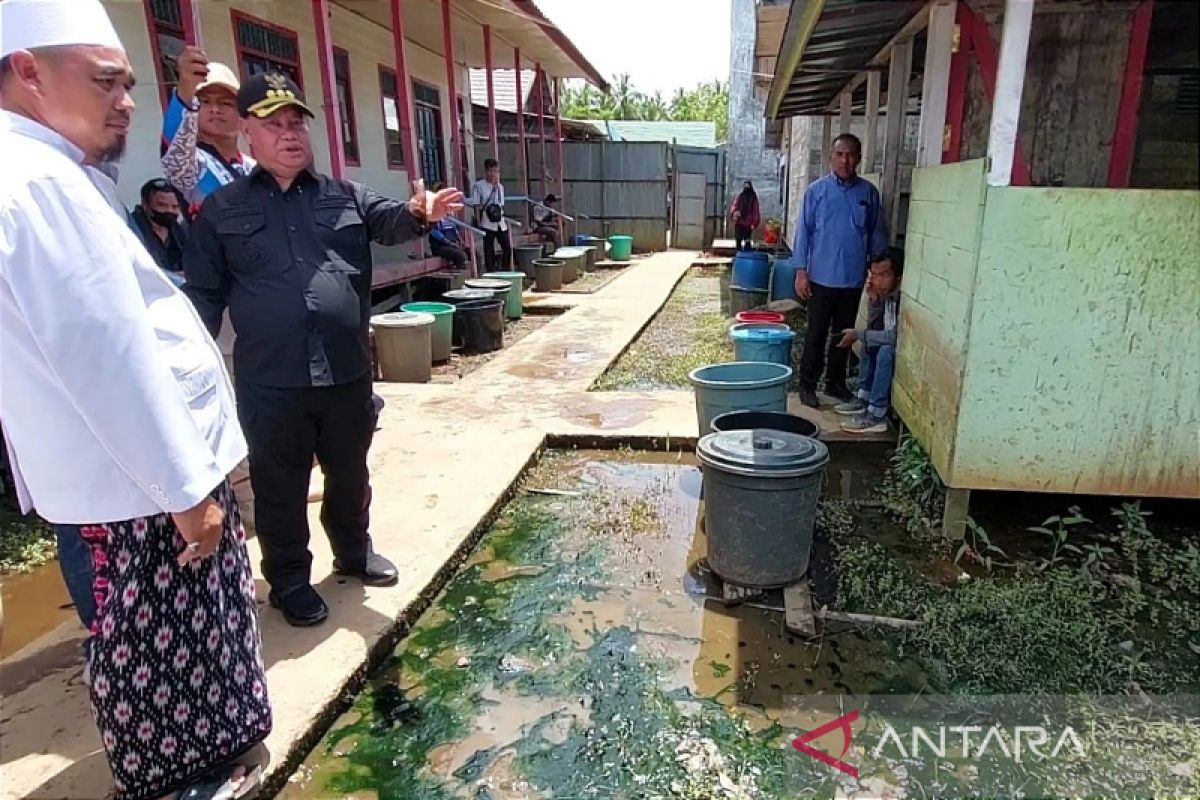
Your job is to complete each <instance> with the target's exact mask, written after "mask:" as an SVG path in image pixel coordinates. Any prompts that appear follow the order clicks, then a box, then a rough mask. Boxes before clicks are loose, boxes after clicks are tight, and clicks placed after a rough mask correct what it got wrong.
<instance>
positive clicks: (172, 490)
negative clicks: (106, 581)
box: [0, 111, 246, 524]
mask: <svg viewBox="0 0 1200 800" xmlns="http://www.w3.org/2000/svg"><path fill="white" fill-rule="evenodd" d="M0 175H2V176H3V180H2V181H0V425H3V427H4V434H5V439H6V440H7V444H8V453H9V458H10V460H11V462H12V465H13V468H14V470H13V471H14V473H15V475H16V479H17V489H18V493H19V495H20V496H21V505H22V508H23V510H29V508H30V507H35V508H37V510H38V513H40V514H41V515H42V516H43V517H45V518H46V519H48V520H50V521H51V522H59V523H75V524H87V523H105V522H116V521H121V520H127V519H132V518H136V517H143V516H151V515H154V514H160V513H163V512H178V511H184V510H187V509H189V508H191V507H193V506H195V505H196V504H197V503H199V502H200V501H201V500H203V499H204V497H205V496H206V495H208V494H209V493H210V492H212V490H213V489H214V488H216V487H217V486H218V485H219V484H220V482H221V481H222V480H224V478H225V477H226V476H227V475H228V474H229V473H230V472H231V471H232V470H233V468H234V467H235V466H236V465H237V464H238V462H240V461H241V460H242V459H243V458H245V456H246V442H245V439H244V438H243V437H242V432H241V429H240V427H239V426H238V422H237V416H236V410H235V406H234V399H233V390H232V388H231V386H230V383H229V377H228V375H227V374H226V373H225V367H224V365H223V363H222V360H221V354H220V352H219V351H218V349H217V347H216V345H215V344H214V343H213V341H212V338H211V337H210V336H209V335H208V333H207V331H206V330H205V329H204V326H203V325H202V324H201V322H200V318H199V316H198V315H197V314H196V312H195V309H193V308H192V305H191V303H190V302H189V301H188V299H187V298H186V297H185V296H184V295H183V294H181V293H180V292H179V290H177V289H176V288H175V287H174V286H173V285H172V284H171V282H170V281H169V280H168V279H167V277H166V276H165V275H164V274H163V272H162V270H160V269H159V268H158V267H157V266H156V265H155V263H154V260H153V259H152V258H151V257H150V254H149V253H147V252H146V249H145V248H144V247H143V246H142V244H141V242H139V241H138V239H137V237H136V236H134V235H133V232H132V231H131V230H130V229H129V227H128V226H127V225H126V224H125V220H124V219H123V218H122V217H121V216H119V215H118V213H117V211H116V210H115V209H114V207H113V206H112V204H111V203H112V200H113V198H112V192H111V185H106V184H105V183H104V181H106V180H107V179H106V178H105V177H104V176H102V175H101V174H100V173H99V171H98V170H95V169H92V168H86V167H84V166H83V153H82V152H81V151H80V150H79V149H78V148H77V147H75V146H74V145H72V144H71V143H70V142H68V141H67V140H66V139H64V138H63V137H61V136H59V135H58V134H57V133H55V132H54V131H52V130H50V129H48V128H46V127H44V126H42V125H40V124H38V123H36V122H33V121H32V120H29V119H26V118H25V117H21V116H18V115H15V114H10V113H8V112H5V111H0Z"/></svg>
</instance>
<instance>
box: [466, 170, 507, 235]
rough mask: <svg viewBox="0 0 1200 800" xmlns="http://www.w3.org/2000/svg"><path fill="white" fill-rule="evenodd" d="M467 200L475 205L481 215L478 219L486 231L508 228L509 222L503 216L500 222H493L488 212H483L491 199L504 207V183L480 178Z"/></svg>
mask: <svg viewBox="0 0 1200 800" xmlns="http://www.w3.org/2000/svg"><path fill="white" fill-rule="evenodd" d="M467 201H468V205H471V206H474V207H475V213H476V214H477V215H478V217H479V218H478V220H476V221H477V222H478V224H479V227H480V228H483V229H484V230H485V231H506V230H508V222H506V221H505V219H504V218H503V217H501V218H500V221H499V222H492V221H491V220H490V219H488V217H487V214H485V213H483V210H484V208H486V207H487V206H488V205H489V201H491V202H492V203H495V204H497V205H498V206H500V208H504V184H502V183H488V182H487V181H485V180H483V179H482V178H480V179H479V180H477V181H475V183H474V184H473V185H472V186H471V196H470V197H468V198H467Z"/></svg>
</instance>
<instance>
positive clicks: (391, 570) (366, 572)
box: [333, 553, 400, 586]
mask: <svg viewBox="0 0 1200 800" xmlns="http://www.w3.org/2000/svg"><path fill="white" fill-rule="evenodd" d="M333 571H334V572H336V573H337V574H338V575H349V576H350V577H352V578H358V579H359V580H360V581H362V582H363V583H364V584H366V585H367V586H395V585H396V583H397V582H398V581H399V580H400V573H399V571H397V570H396V565H395V564H393V563H392V562H391V561H388V560H387V559H386V558H384V557H383V556H381V555H379V554H378V553H368V554H367V564H366V566H365V567H363V568H362V569H360V570H356V569H346V568H344V567H343V566H342V565H341V564H339V563H338V562H337V561H336V560H335V561H334V562H333Z"/></svg>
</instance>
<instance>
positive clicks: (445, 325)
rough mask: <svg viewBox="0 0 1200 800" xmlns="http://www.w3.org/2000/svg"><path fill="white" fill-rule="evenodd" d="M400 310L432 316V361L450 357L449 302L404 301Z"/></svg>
mask: <svg viewBox="0 0 1200 800" xmlns="http://www.w3.org/2000/svg"><path fill="white" fill-rule="evenodd" d="M400 310H401V311H408V312H411V313H414V314H430V315H432V316H433V331H432V332H431V333H430V336H429V341H430V352H431V354H432V358H433V360H434V361H445V360H446V359H448V358H449V357H450V345H451V341H452V338H453V335H454V306H453V305H451V304H450V303H405V304H404V305H402V306H400Z"/></svg>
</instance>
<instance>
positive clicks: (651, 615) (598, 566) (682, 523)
mask: <svg viewBox="0 0 1200 800" xmlns="http://www.w3.org/2000/svg"><path fill="white" fill-rule="evenodd" d="M858 472H859V471H858V470H857V469H856V466H855V464H853V463H847V464H840V465H835V468H834V469H833V471H832V472H831V476H830V477H831V481H830V492H831V493H832V494H833V495H835V496H836V495H841V494H843V493H844V494H848V495H853V494H856V493H857V492H859V491H860V487H859V485H858V484H859V483H860V482H861V480H862V478H861V476H859V475H858ZM542 491H549V492H551V493H549V494H543V493H541V492H542ZM563 493H565V494H563ZM700 508H701V500H700V473H699V470H698V468H697V467H696V466H695V465H694V462H692V461H691V459H690V457H689V456H685V455H682V454H677V453H676V454H646V453H639V454H637V455H636V456H631V455H630V454H614V453H611V452H589V451H580V452H572V453H565V452H559V453H551V454H550V455H548V456H547V457H546V458H544V459H543V461H542V462H541V463H540V464H539V465H538V467H537V468H535V470H534V472H533V473H532V475H531V476H530V477H529V478H528V479H527V481H526V483H525V488H524V489H523V490H522V492H521V494H519V495H518V496H517V498H516V499H515V500H514V501H513V502H512V503H511V504H510V506H509V507H508V508H507V509H506V510H505V512H504V513H503V514H502V515H501V517H500V518H499V520H498V521H497V522H496V524H495V525H494V527H493V528H492V530H491V531H490V532H489V533H488V534H487V535H486V537H485V538H484V539H483V541H482V542H481V544H480V546H479V549H478V550H477V552H476V553H475V555H474V556H473V557H472V558H471V559H470V560H469V561H468V562H467V564H466V566H465V567H464V569H463V570H462V572H461V573H459V574H458V575H457V576H456V577H455V578H453V579H452V580H451V582H450V583H449V585H448V586H447V587H446V589H445V590H444V592H443V593H442V594H441V595H440V596H439V598H438V599H437V600H436V601H435V603H434V605H433V607H432V608H431V609H430V611H429V612H428V613H427V614H426V615H425V616H424V617H423V618H422V619H421V620H420V621H419V622H418V623H417V624H416V625H415V627H414V629H413V631H412V633H411V635H410V636H409V637H408V638H407V639H406V640H405V641H404V642H403V643H402V644H401V646H400V647H399V648H398V650H397V651H396V653H395V656H394V657H393V658H392V660H391V662H390V663H389V664H388V665H387V666H386V667H385V669H383V670H382V671H381V673H380V674H379V675H377V676H376V677H375V679H374V681H373V684H372V688H371V689H370V690H368V691H367V692H366V693H365V694H364V695H363V696H361V697H360V698H359V699H358V700H357V701H356V702H355V704H354V706H353V708H352V710H351V711H350V712H348V713H347V714H346V715H345V716H344V717H343V718H342V719H341V720H339V721H338V722H337V723H336V724H335V726H334V728H333V730H332V731H331V732H330V733H329V734H328V735H327V736H326V737H325V739H324V740H323V741H322V743H321V744H320V745H319V746H318V747H317V748H316V750H314V752H313V754H312V755H311V757H310V758H309V759H308V760H307V761H306V762H305V763H304V765H303V766H302V767H301V769H300V770H299V771H298V772H297V773H296V774H295V775H294V776H293V778H292V780H291V783H290V784H289V786H288V787H287V788H286V789H285V790H284V791H283V793H282V794H281V796H282V797H289V798H307V797H326V796H330V795H333V794H337V795H339V796H351V797H380V798H403V799H404V800H419V799H427V798H448V797H478V798H484V797H486V798H493V800H502V799H509V800H511V799H514V798H535V797H556V798H573V797H617V798H630V799H631V800H632V799H633V798H643V797H656V796H663V797H680V798H708V797H730V798H739V797H746V798H750V797H754V798H776V797H783V796H785V791H786V790H787V788H788V787H795V786H799V785H809V786H813V787H817V786H822V785H825V786H827V787H829V792H832V787H833V782H832V778H831V777H830V774H829V773H828V772H827V771H825V772H820V771H814V769H813V767H812V766H810V764H813V763H815V762H812V761H811V760H809V759H805V758H803V757H799V756H797V754H796V753H795V751H794V750H791V749H790V748H788V746H787V745H788V742H789V740H790V739H791V738H792V737H793V736H794V735H795V734H796V733H797V732H799V731H801V730H805V729H808V728H810V727H812V718H811V715H810V714H809V713H808V712H805V711H803V710H802V705H803V704H802V703H800V702H798V700H799V698H802V697H805V696H813V695H825V694H830V695H842V694H861V693H885V694H886V693H913V692H917V691H919V690H920V689H921V688H922V686H924V677H923V676H922V674H921V673H920V671H919V670H918V669H916V667H915V666H914V664H913V663H911V662H907V661H903V660H896V659H894V658H891V657H889V655H888V651H887V648H886V645H885V644H884V643H883V642H881V641H878V640H872V639H869V638H866V637H864V636H861V635H859V634H858V633H856V632H847V633H832V634H828V635H826V636H825V637H824V638H823V640H822V641H820V642H818V643H808V642H804V641H801V640H800V639H798V638H796V637H793V636H790V635H789V634H788V633H787V632H786V631H785V629H784V627H783V624H782V615H781V614H780V613H778V612H776V611H771V610H766V609H764V608H759V607H749V606H739V607H734V608H727V607H725V606H724V605H723V604H721V603H719V602H717V601H715V600H713V599H711V596H712V595H714V594H715V593H716V592H717V591H718V589H717V586H716V584H715V582H714V580H713V579H712V577H711V575H710V574H709V573H708V572H707V570H706V569H705V568H704V566H703V556H704V552H705V546H706V545H705V538H704V533H703V530H702V526H701V525H699V517H700ZM805 762H808V763H805ZM822 769H823V768H822ZM797 781H802V782H801V783H797ZM714 786H718V787H726V789H727V791H725V790H723V791H724V792H725V793H717V794H713V793H706V792H710V791H711V790H712V789H713V787H714Z"/></svg>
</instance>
